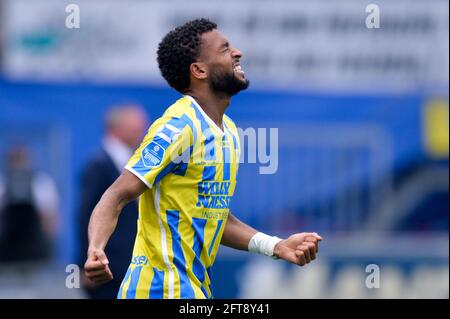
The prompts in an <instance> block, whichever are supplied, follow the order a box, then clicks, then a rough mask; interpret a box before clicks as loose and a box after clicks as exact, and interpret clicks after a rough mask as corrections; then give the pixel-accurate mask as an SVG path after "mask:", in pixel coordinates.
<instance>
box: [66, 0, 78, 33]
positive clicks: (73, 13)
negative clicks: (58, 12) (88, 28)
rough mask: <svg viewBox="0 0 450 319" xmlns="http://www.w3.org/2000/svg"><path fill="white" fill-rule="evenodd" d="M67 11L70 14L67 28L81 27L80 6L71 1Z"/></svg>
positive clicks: (67, 18)
mask: <svg viewBox="0 0 450 319" xmlns="http://www.w3.org/2000/svg"><path fill="white" fill-rule="evenodd" d="M66 13H68V14H69V15H68V16H67V17H66V28H67V29H79V28H80V7H79V6H78V5H77V4H74V3H71V4H68V5H67V6H66Z"/></svg>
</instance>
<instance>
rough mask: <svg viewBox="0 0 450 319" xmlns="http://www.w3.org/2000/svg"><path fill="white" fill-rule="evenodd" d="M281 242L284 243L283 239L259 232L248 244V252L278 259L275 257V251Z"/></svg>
mask: <svg viewBox="0 0 450 319" xmlns="http://www.w3.org/2000/svg"><path fill="white" fill-rule="evenodd" d="M280 241H282V239H281V238H278V237H276V236H269V235H266V234H264V233H261V232H259V233H256V234H255V235H253V237H252V239H250V242H249V243H248V251H251V252H254V253H258V254H261V255H266V256H269V257H273V258H276V257H274V255H273V249H274V248H275V246H276V244H278V243H279V242H280ZM276 259H277V258H276Z"/></svg>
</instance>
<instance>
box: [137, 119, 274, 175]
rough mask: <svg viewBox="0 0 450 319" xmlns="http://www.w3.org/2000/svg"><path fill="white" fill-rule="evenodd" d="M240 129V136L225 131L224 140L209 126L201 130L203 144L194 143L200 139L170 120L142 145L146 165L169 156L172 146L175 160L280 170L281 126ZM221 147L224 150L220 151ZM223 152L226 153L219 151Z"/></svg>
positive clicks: (178, 161)
mask: <svg viewBox="0 0 450 319" xmlns="http://www.w3.org/2000/svg"><path fill="white" fill-rule="evenodd" d="M237 131H238V132H237V133H238V136H236V135H235V134H231V133H229V134H226V135H225V134H224V135H223V136H222V141H217V138H218V135H217V134H215V132H214V130H213V129H211V128H206V129H204V130H203V131H202V132H201V134H200V136H201V139H204V141H203V145H204V147H193V144H194V143H198V141H196V142H195V141H192V139H191V137H190V136H189V134H188V133H187V131H186V130H185V131H181V130H179V129H177V128H175V127H173V126H172V125H170V124H164V125H162V126H161V127H160V129H159V130H158V131H157V132H156V134H155V138H154V140H153V141H152V142H151V143H150V144H148V145H146V146H145V147H144V148H142V150H141V156H142V159H143V165H144V166H146V167H148V168H152V167H158V166H159V165H161V163H162V162H163V159H164V158H166V157H167V154H165V152H166V151H167V149H169V148H170V151H169V154H168V156H169V158H170V160H171V162H173V163H174V164H181V163H190V162H193V163H195V164H209V163H211V164H217V163H224V164H230V163H232V162H238V163H249V164H260V167H259V173H260V174H262V175H266V174H275V173H276V172H277V171H278V153H279V143H278V128H269V129H268V128H257V129H255V128H253V127H249V128H246V129H242V128H238V130H237ZM194 135H196V134H195V133H194ZM180 136H181V138H180ZM195 138H196V137H195ZM239 144H240V147H239ZM218 147H221V148H222V150H223V152H220V153H219V152H217V148H218ZM166 148H167V149H166ZM221 153H223V156H219V155H218V154H221Z"/></svg>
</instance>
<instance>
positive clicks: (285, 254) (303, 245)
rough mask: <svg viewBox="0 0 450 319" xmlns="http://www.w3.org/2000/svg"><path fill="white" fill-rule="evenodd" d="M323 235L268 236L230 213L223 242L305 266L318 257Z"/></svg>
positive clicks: (236, 247) (223, 243)
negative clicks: (285, 237) (284, 237)
mask: <svg viewBox="0 0 450 319" xmlns="http://www.w3.org/2000/svg"><path fill="white" fill-rule="evenodd" d="M321 240H322V237H321V236H319V235H318V234H317V233H297V234H293V235H291V236H289V237H288V238H287V239H281V238H278V237H275V236H268V235H266V234H263V233H261V232H258V231H257V230H256V229H254V228H252V227H250V226H249V225H247V224H245V223H243V222H242V221H240V220H239V219H238V218H237V217H235V216H234V215H233V214H231V213H230V214H229V216H228V220H227V223H226V225H225V230H224V233H223V235H222V241H221V244H222V245H225V246H228V247H231V248H235V249H239V250H247V251H252V252H256V253H260V254H263V255H266V256H271V257H274V258H280V259H284V260H286V261H289V262H291V263H293V264H297V265H299V266H304V265H305V264H308V263H310V262H311V261H312V260H314V259H316V255H317V253H318V252H319V242H320V241H321Z"/></svg>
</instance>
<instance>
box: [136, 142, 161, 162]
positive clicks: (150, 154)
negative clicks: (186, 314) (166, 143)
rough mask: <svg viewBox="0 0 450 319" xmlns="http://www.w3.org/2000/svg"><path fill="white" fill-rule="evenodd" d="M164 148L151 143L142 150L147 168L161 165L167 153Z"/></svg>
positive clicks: (143, 160)
mask: <svg viewBox="0 0 450 319" xmlns="http://www.w3.org/2000/svg"><path fill="white" fill-rule="evenodd" d="M165 151H166V150H165V149H164V147H162V146H161V145H159V144H158V143H156V142H151V143H150V144H149V145H147V146H146V147H145V148H144V149H143V150H142V162H143V163H144V166H145V167H156V166H159V164H161V162H162V159H163V157H164V153H165Z"/></svg>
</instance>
